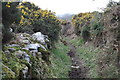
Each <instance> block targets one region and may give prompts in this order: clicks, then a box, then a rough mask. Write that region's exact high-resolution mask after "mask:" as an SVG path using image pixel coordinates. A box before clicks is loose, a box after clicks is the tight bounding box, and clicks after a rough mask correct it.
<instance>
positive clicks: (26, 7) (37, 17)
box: [19, 2, 61, 41]
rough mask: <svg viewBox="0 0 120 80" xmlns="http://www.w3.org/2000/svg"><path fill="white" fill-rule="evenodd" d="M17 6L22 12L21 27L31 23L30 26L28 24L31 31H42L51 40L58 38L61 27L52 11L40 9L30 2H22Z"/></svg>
mask: <svg viewBox="0 0 120 80" xmlns="http://www.w3.org/2000/svg"><path fill="white" fill-rule="evenodd" d="M19 8H20V9H21V12H22V16H21V18H22V19H21V21H20V25H21V26H22V27H21V28H25V27H24V26H28V25H31V26H32V27H29V26H28V28H30V29H31V31H33V32H42V33H43V34H45V35H48V37H49V38H50V39H51V41H56V40H57V39H58V35H59V31H60V29H61V28H60V25H59V24H60V21H59V20H58V19H57V18H56V16H55V13H54V12H51V11H50V10H49V11H48V10H42V9H40V8H39V7H38V6H36V5H34V4H32V3H30V2H23V3H22V4H21V5H20V6H19ZM21 28H20V29H21ZM21 30H24V29H21ZM19 31H20V30H19ZM22 32H24V31H22Z"/></svg>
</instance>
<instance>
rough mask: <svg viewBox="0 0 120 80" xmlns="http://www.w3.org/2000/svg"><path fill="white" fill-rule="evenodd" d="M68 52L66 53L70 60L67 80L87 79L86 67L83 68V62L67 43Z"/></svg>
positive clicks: (74, 49) (73, 47)
mask: <svg viewBox="0 0 120 80" xmlns="http://www.w3.org/2000/svg"><path fill="white" fill-rule="evenodd" d="M68 46H69V47H70V51H69V52H68V53H67V54H68V56H70V58H71V62H72V65H71V71H69V78H70V79H73V78H87V72H88V69H87V67H85V66H84V63H83V61H82V60H81V59H80V58H79V56H78V55H77V54H76V48H75V46H73V45H72V44H70V43H68Z"/></svg>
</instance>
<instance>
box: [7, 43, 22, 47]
mask: <svg viewBox="0 0 120 80" xmlns="http://www.w3.org/2000/svg"><path fill="white" fill-rule="evenodd" d="M8 46H9V47H20V45H18V44H11V45H8Z"/></svg>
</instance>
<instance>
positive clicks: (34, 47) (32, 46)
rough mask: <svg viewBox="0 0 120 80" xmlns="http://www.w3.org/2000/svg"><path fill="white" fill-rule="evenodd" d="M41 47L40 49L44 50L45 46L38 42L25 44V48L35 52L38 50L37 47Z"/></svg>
mask: <svg viewBox="0 0 120 80" xmlns="http://www.w3.org/2000/svg"><path fill="white" fill-rule="evenodd" d="M39 47H41V48H42V49H44V50H46V48H45V47H44V46H43V45H41V44H38V43H35V44H29V45H27V46H26V48H28V49H29V50H34V51H35V52H38V48H39Z"/></svg>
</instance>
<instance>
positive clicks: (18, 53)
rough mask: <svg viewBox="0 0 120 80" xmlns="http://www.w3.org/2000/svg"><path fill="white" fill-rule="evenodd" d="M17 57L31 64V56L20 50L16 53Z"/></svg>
mask: <svg viewBox="0 0 120 80" xmlns="http://www.w3.org/2000/svg"><path fill="white" fill-rule="evenodd" d="M15 56H17V57H18V58H22V59H25V60H26V61H27V62H28V63H30V56H29V55H28V54H27V53H26V52H24V51H20V50H19V51H17V52H15Z"/></svg>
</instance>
